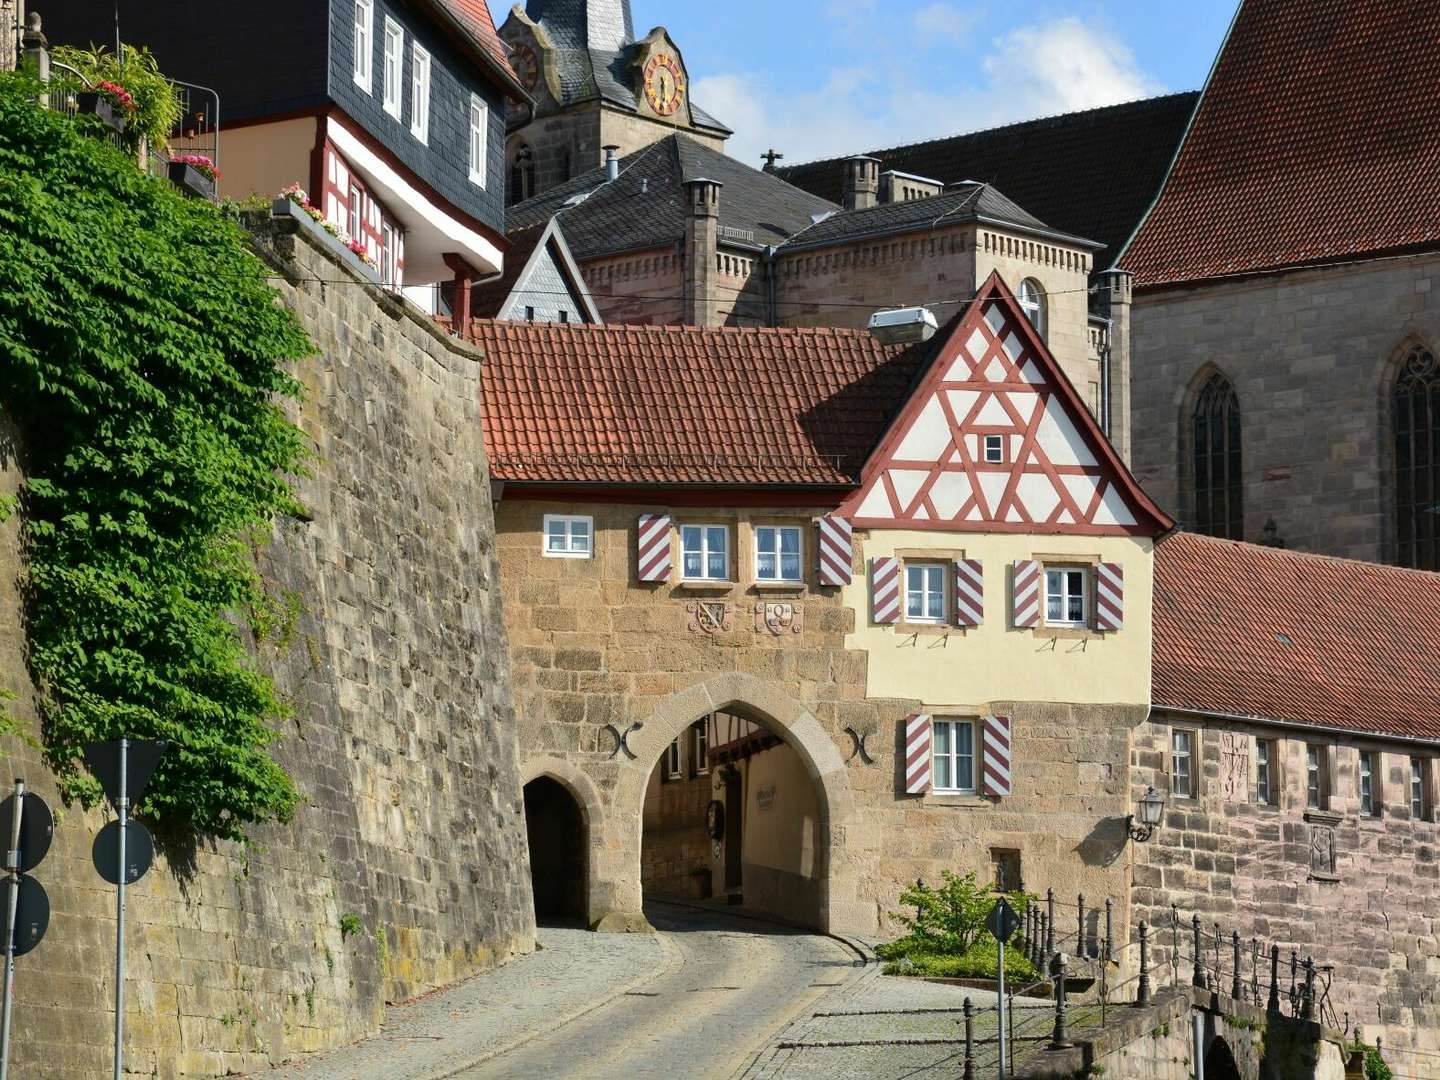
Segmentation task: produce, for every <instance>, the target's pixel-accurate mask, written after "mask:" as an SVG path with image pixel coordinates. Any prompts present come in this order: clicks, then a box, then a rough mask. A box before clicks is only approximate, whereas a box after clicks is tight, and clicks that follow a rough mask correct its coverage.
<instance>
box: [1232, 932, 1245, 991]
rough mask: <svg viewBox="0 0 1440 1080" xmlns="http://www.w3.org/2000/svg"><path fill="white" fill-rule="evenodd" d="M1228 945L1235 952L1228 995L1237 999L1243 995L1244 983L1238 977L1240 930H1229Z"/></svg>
mask: <svg viewBox="0 0 1440 1080" xmlns="http://www.w3.org/2000/svg"><path fill="white" fill-rule="evenodd" d="M1230 947H1231V949H1232V950H1233V951H1234V953H1235V974H1234V977H1233V978H1231V980H1230V996H1231V997H1232V998H1234V999H1235V1000H1236V1001H1239V1000H1240V999H1241V998H1242V997H1243V996H1244V995H1245V983H1244V981H1243V980H1242V979H1241V978H1240V931H1239V930H1231V931H1230Z"/></svg>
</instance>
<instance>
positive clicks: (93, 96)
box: [75, 91, 125, 135]
mask: <svg viewBox="0 0 1440 1080" xmlns="http://www.w3.org/2000/svg"><path fill="white" fill-rule="evenodd" d="M75 109H76V111H77V112H79V113H81V114H83V115H86V116H94V117H97V118H98V119H100V120H101V121H103V122H104V123H105V124H106V125H107V126H108V127H110V128H111V129H113V130H114V132H115V134H117V135H119V134H120V133H121V132H123V131H124V130H125V117H124V115H123V114H122V113H121V112H120V110H119V109H117V108H116V107H115V103H114V102H113V101H111V100H110V98H109V96H108V95H106V94H99V93H95V92H94V91H87V92H85V93H81V94H76V95H75Z"/></svg>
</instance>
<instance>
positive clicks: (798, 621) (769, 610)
mask: <svg viewBox="0 0 1440 1080" xmlns="http://www.w3.org/2000/svg"><path fill="white" fill-rule="evenodd" d="M804 625H805V611H804V609H803V608H801V607H800V606H799V605H798V604H756V605H755V632H756V633H763V632H765V631H766V630H768V631H770V633H772V634H774V635H775V636H776V637H779V636H780V635H781V634H798V633H800V631H801V629H802V628H803V627H804Z"/></svg>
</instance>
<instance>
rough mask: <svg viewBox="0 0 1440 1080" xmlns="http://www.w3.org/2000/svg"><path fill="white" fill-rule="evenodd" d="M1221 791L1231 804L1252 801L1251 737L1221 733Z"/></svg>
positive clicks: (1227, 732)
mask: <svg viewBox="0 0 1440 1080" xmlns="http://www.w3.org/2000/svg"><path fill="white" fill-rule="evenodd" d="M1220 790H1221V791H1222V792H1224V794H1225V798H1226V799H1227V800H1228V801H1230V802H1248V801H1249V799H1250V737H1249V736H1248V735H1243V734H1240V733H1238V732H1233V731H1222V732H1221V733H1220Z"/></svg>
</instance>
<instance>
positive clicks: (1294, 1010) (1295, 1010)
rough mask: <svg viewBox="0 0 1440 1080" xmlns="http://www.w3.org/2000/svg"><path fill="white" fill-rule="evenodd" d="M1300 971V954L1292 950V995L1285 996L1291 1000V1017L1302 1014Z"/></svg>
mask: <svg viewBox="0 0 1440 1080" xmlns="http://www.w3.org/2000/svg"><path fill="white" fill-rule="evenodd" d="M1299 970H1300V960H1299V954H1298V953H1297V952H1296V951H1295V950H1294V949H1291V950H1290V993H1288V994H1286V995H1285V996H1286V997H1288V998H1289V999H1290V1015H1291V1016H1298V1015H1299V1014H1300V986H1299V982H1298V979H1299V974H1298V973H1299Z"/></svg>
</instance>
